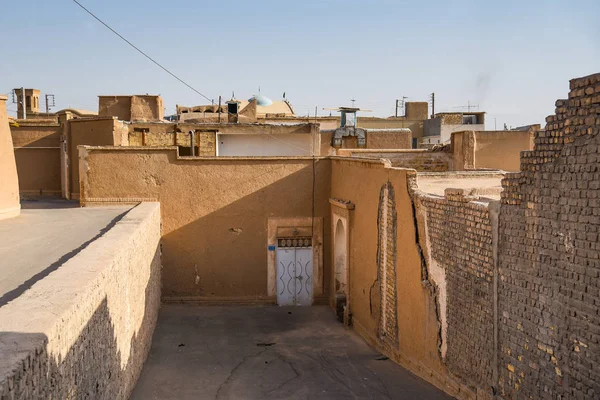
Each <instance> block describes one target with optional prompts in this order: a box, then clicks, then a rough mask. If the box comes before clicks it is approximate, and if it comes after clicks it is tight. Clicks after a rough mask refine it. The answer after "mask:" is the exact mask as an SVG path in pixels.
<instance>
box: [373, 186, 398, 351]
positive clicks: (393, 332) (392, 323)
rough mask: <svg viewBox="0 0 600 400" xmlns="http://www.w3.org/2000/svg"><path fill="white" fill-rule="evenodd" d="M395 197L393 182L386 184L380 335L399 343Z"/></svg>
mask: <svg viewBox="0 0 600 400" xmlns="http://www.w3.org/2000/svg"><path fill="white" fill-rule="evenodd" d="M396 225H397V214H396V197H395V195H394V188H393V186H392V184H391V183H390V182H387V183H386V184H384V185H383V186H382V188H381V192H380V196H379V215H378V218H377V227H378V235H379V236H378V237H379V240H378V244H379V245H378V249H377V250H378V251H377V262H378V266H379V284H380V293H381V318H380V332H379V333H380V336H381V337H382V338H383V339H385V340H388V341H390V342H391V343H394V344H397V343H398V300H397V290H396V257H397V255H396V229H397V226H396Z"/></svg>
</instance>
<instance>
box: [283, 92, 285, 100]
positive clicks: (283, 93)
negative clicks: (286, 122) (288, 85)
mask: <svg viewBox="0 0 600 400" xmlns="http://www.w3.org/2000/svg"><path fill="white" fill-rule="evenodd" d="M283 99H284V100H285V92H283Z"/></svg>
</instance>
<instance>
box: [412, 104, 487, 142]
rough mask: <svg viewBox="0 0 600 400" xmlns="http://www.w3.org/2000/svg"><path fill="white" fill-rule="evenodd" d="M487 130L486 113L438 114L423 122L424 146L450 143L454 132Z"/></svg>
mask: <svg viewBox="0 0 600 400" xmlns="http://www.w3.org/2000/svg"><path fill="white" fill-rule="evenodd" d="M464 130H472V131H483V130H485V112H482V111H478V112H465V113H437V114H435V117H434V118H432V119H429V120H426V121H424V122H423V140H422V142H421V143H422V144H423V145H434V144H444V143H449V142H450V138H451V135H452V132H460V131H464Z"/></svg>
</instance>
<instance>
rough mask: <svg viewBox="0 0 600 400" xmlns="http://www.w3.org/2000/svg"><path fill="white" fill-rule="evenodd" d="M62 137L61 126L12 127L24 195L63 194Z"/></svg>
mask: <svg viewBox="0 0 600 400" xmlns="http://www.w3.org/2000/svg"><path fill="white" fill-rule="evenodd" d="M60 134H61V127H60V125H58V124H50V125H39V124H35V125H30V124H29V123H27V122H25V121H22V122H20V126H19V127H14V126H13V127H11V135H12V139H13V145H14V147H15V161H16V163H17V172H18V174H19V192H20V193H21V195H26V196H29V195H33V196H45V195H52V196H59V195H60V194H61V181H60V179H61V178H60V173H61V163H60Z"/></svg>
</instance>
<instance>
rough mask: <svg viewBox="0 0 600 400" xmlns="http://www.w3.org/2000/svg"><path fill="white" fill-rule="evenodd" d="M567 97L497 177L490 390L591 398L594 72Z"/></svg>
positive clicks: (596, 223) (597, 174)
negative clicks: (494, 374)
mask: <svg viewBox="0 0 600 400" xmlns="http://www.w3.org/2000/svg"><path fill="white" fill-rule="evenodd" d="M570 88H571V91H570V93H569V98H568V99H567V100H558V101H557V102H556V115H553V116H550V117H548V118H547V119H546V122H547V125H546V130H545V131H540V132H538V133H536V137H535V149H534V150H533V151H528V152H523V153H522V158H521V170H520V172H518V173H512V174H508V175H507V176H506V178H505V179H504V180H503V188H504V192H503V196H502V207H501V209H500V226H499V234H500V235H499V248H498V251H499V269H500V287H499V300H498V301H499V312H500V316H501V317H500V318H501V319H500V330H499V337H500V348H499V355H500V361H499V363H500V377H499V383H500V386H499V389H500V393H501V394H502V395H503V396H504V397H505V398H507V399H515V398H528V397H533V398H559V397H562V398H578V399H592V398H598V395H599V394H600V374H598V366H597V362H598V360H599V357H600V331H599V327H600V314H599V312H598V310H599V306H600V272H599V271H600V246H599V240H598V234H599V233H600V229H599V227H600V196H599V193H600V168H599V166H600V157H599V155H598V154H599V150H600V74H596V75H591V76H588V77H584V78H579V79H573V80H571V82H570Z"/></svg>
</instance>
